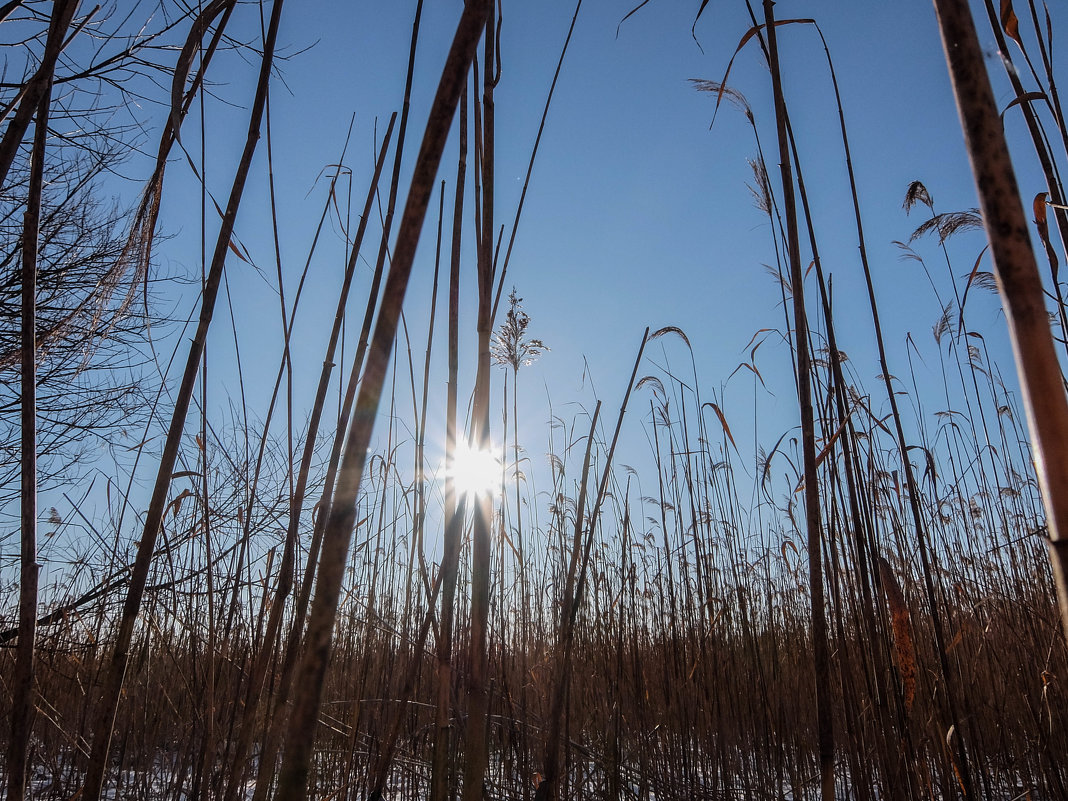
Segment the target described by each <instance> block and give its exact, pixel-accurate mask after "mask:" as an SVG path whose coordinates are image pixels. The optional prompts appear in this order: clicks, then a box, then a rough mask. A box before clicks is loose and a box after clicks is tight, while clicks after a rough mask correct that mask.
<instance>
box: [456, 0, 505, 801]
mask: <svg viewBox="0 0 1068 801" xmlns="http://www.w3.org/2000/svg"><path fill="white" fill-rule="evenodd" d="M487 5H488V6H489V8H488V9H487V14H486V26H485V30H486V37H485V61H484V69H483V85H482V115H481V123H482V124H481V126H478V125H477V124H476V129H478V130H479V131H480V132H481V143H482V158H481V171H480V174H479V179H480V180H479V182H478V185H479V186H481V201H482V203H481V217H480V218H479V219H477V220H476V225H477V226H479V227H480V231H481V235H480V239H479V243H478V245H479V247H478V319H477V325H476V328H477V334H478V363H477V364H478V366H477V370H476V372H475V391H474V397H473V400H472V407H471V428H472V436H471V439H472V441H473V442H474V447H475V448H476V449H477V450H480V451H483V452H486V451H489V449H490V337H491V335H492V333H493V309H492V303H491V293H492V291H493V266H494V265H493V163H494V146H493V145H494V117H493V89H494V87H495V85H496V81H497V75H496V69H495V67H496V66H497V64H496V61H495V56H496V46H495V43H496V39H495V36H494V35H495V33H496V30H495V22H496V14H495V13H494V12H495V10H496V9H495V7H494V0H488V3H487ZM476 108H477V106H476ZM476 200H477V198H476ZM476 208H478V206H477V203H476ZM473 511H474V520H473V525H472V533H471V538H472V546H471V548H472V553H471V635H470V641H469V643H468V671H469V672H468V676H467V726H466V727H465V730H464V756H465V759H464V774H463V794H462V796H461V797H462V798H463V801H481V799H482V797H483V795H484V793H485V788H484V786H483V784H484V781H485V776H486V767H487V765H488V763H489V749H488V745H487V737H488V727H489V687H488V681H489V676H488V673H489V657H488V653H487V644H488V641H489V631H488V627H489V605H490V560H491V559H492V547H491V542H490V527H491V524H490V521H491V519H492V515H493V507H492V499H491V497H490V496H489V494H488V493H483V494H482V496H481V497H479V498H478V499H476V502H475V503H474V504H473Z"/></svg>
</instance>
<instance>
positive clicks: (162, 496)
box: [83, 0, 283, 801]
mask: <svg viewBox="0 0 1068 801" xmlns="http://www.w3.org/2000/svg"><path fill="white" fill-rule="evenodd" d="M282 4H283V0H275V2H274V5H273V7H272V9H271V21H270V25H269V27H268V31H267V37H266V40H265V42H264V49H263V59H262V62H261V65H260V74H259V79H258V82H257V85H256V95H255V99H254V100H253V105H252V112H251V115H250V119H249V126H248V134H247V136H246V139H245V146H244V150H243V152H242V155H241V161H240V162H239V164H238V168H237V173H236V174H235V176H234V181H233V185H232V187H231V189H230V198H229V200H228V201H227V204H226V212H225V213H224V215H223V218H222V223H221V225H220V227H219V236H218V238H217V240H216V244H215V252H214V255H213V257H212V261H211V268H210V269H209V271H208V275H207V280H206V282H205V286H204V293H203V300H202V302H201V311H200V322H199V324H198V326H197V331H196V334H195V336H194V338H193V341H192V344H191V345H190V348H189V356H188V359H187V361H186V367H185V374H184V375H183V377H182V383H181V385H180V387H179V389H178V392H177V393H176V395H175V405H174V412H173V414H172V416H171V423H170V427H169V428H168V431H167V440H166V444H165V445H164V448H163V454H162V456H161V458H160V465H159V470H158V472H157V474H156V484H155V487H154V488H153V491H152V498H151V500H150V502H149V507H148V512H147V514H146V516H145V526H144V532H143V534H142V536H141V540H140V542H139V544H138V547H137V557H136V560H135V562H134V565H133V568H132V570H131V573H130V584H129V589H128V592H127V595H126V601H125V603H124V605H123V610H122V617H121V619H120V624H119V632H118V635H117V637H116V641H115V646H114V651H113V652H112V658H111V662H110V664H109V666H108V668H107V670H106V679H105V688H104V692H103V697H102V700H101V701H100V705H99V707H98V715H97V718H96V725H95V727H94V741H93V748H92V752H91V755H90V758H89V764H88V771H87V773H86V778H85V785H84V789H83V797H84V799H85V801H99V798H100V792H101V789H102V786H103V781H104V772H105V769H106V768H107V764H108V751H109V747H110V744H111V734H112V730H113V728H114V721H115V712H116V710H117V708H118V703H119V696H120V693H121V691H122V683H123V678H124V677H125V674H126V666H127V663H128V661H129V648H130V642H131V640H132V639H133V629H134V624H135V622H136V620H137V615H138V612H139V611H140V607H141V599H142V597H143V595H144V590H145V584H146V583H147V580H148V572H149V568H150V566H151V563H152V555H153V552H154V550H155V544H156V538H157V536H158V534H159V530H160V524H161V523H162V520H163V513H164V511H165V508H166V505H167V493H168V490H169V488H170V482H171V474H172V472H173V471H174V463H175V460H176V459H177V456H178V449H179V446H180V445H181V440H182V432H183V430H184V428H185V419H186V413H187V412H188V410H189V401H190V399H191V397H192V394H193V387H194V384H195V382H196V377H197V373H198V371H199V367H200V358H201V355H202V354H203V352H204V345H205V341H206V339H207V333H208V328H209V327H210V325H211V318H212V314H213V313H214V311H215V299H216V297H217V296H218V292H219V285H220V283H221V280H222V272H223V267H224V265H225V263H226V255H227V252H228V251H229V249H230V242H231V236H232V234H233V229H234V222H235V220H236V219H237V211H238V207H239V206H240V204H241V196H242V194H243V192H244V188H245V180H246V178H247V177H248V172H249V169H250V167H251V166H252V156H253V154H254V153H255V152H256V144H257V142H258V141H259V135H260V121H261V119H262V117H263V108H264V104H265V102H266V98H267V85H268V83H269V82H270V76H271V67H272V64H273V60H274V44H275V40H276V39H277V36H278V24H279V21H280V20H281V12H282Z"/></svg>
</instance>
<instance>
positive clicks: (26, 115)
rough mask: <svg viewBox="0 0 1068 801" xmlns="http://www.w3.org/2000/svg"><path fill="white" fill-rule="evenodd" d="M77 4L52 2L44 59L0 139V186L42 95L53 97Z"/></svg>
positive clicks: (71, 0)
mask: <svg viewBox="0 0 1068 801" xmlns="http://www.w3.org/2000/svg"><path fill="white" fill-rule="evenodd" d="M78 4H79V0H56V1H55V2H54V3H53V5H52V16H51V17H50V18H49V21H48V36H47V38H46V39H45V47H44V52H43V53H42V55H41V63H40V65H39V66H38V67H37V71H36V72H34V74H33V75H32V76H31V77H30V79H29V81H28V82H27V83H26V86H25V88H24V90H23V92H22V98H21V100H19V107H18V110H17V111H16V112H15V116H14V117H12V118H11V122H9V123H8V124H7V129H6V130H5V131H4V136H3V139H0V188H4V187H5V184H6V182H7V174H8V171H9V170H10V169H11V165H12V163H14V161H15V156H16V155H17V154H18V150H19V147H20V146H21V145H22V140H23V139H25V138H26V131H28V130H29V128H30V122H31V121H32V120H33V117H34V115H35V114H38V113H39V112H40V105H41V102H42V98H44V97H48V98H51V93H52V80H53V78H54V77H55V72H56V62H57V60H58V59H59V55H60V53H61V52H63V46H64V44H65V40H66V38H67V31H68V30H69V29H70V26H71V22H72V21H73V20H74V14H75V13H76V12H77V10H78Z"/></svg>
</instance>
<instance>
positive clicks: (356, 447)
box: [278, 3, 488, 801]
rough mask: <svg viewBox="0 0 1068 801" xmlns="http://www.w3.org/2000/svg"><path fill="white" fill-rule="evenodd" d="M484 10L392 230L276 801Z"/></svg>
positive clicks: (325, 634) (300, 723)
mask: <svg viewBox="0 0 1068 801" xmlns="http://www.w3.org/2000/svg"><path fill="white" fill-rule="evenodd" d="M487 11H488V9H487V8H486V5H485V4H484V3H470V4H468V5H467V6H465V7H464V11H463V14H462V16H461V18H460V21H459V24H458V26H457V30H456V35H455V37H454V39H453V42H452V47H451V48H450V51H449V55H448V59H447V60H446V62H445V67H444V69H443V71H442V76H441V81H440V83H439V84H438V90H437V93H436V95H435V97H434V103H433V106H432V107H431V110H430V116H429V120H428V122H427V128H426V132H425V134H424V136H423V143H422V146H421V147H420V151H419V156H418V158H417V160H416V164H415V170H414V173H413V176H412V184H411V188H410V190H409V193H408V200H407V203H406V205H405V209H404V215H403V217H402V219H401V224H400V229H399V231H398V233H397V242H396V246H395V248H394V255H393V263H392V266H391V267H390V270H389V275H388V277H387V279H386V285H385V288H384V291H383V296H382V303H381V306H380V310H379V314H378V322H377V324H376V325H375V332H374V337H373V339H372V341H371V345H370V349H369V351H368V358H367V366H366V369H365V371H364V376H363V379H362V381H361V385H360V393H359V397H358V399H357V403H356V408H355V413H354V415H353V417H352V421H351V423H350V426H349V432H348V434H349V435H348V446H347V447H346V449H345V457H344V459H343V461H342V464H341V470H340V473H339V476H338V487H337V491H336V493H335V496H334V502H333V504H332V505H331V508H330V519H329V521H328V523H327V527H326V530H325V532H324V535H323V544H322V549H321V554H320V558H319V569H318V571H317V576H318V578H317V582H316V593H315V599H314V602H313V604H312V608H311V612H310V615H309V620H308V633H307V636H306V644H305V648H304V654H303V657H302V659H301V664H300V669H299V671H298V676H297V678H298V680H299V681H298V685H297V687H298V691H297V694H296V697H295V699H294V700H295V708H294V711H293V716H292V718H291V720H290V725H289V736H288V738H287V744H286V745H287V747H286V750H285V753H284V756H283V761H282V768H281V777H280V780H279V790H278V799H279V801H296V799H299V798H303V796H304V795H305V793H306V791H307V781H308V774H309V770H310V767H311V752H312V748H313V746H314V741H315V732H316V728H317V724H318V718H319V705H320V701H321V698H322V690H323V678H324V676H325V673H326V664H327V661H328V659H329V656H330V650H331V644H332V639H333V636H332V635H333V627H334V621H335V619H336V616H337V606H338V601H339V596H340V589H341V582H342V578H343V577H344V571H345V565H346V564H347V562H348V550H349V542H350V540H351V537H352V530H353V527H354V525H355V522H356V519H355V518H356V496H357V492H358V491H359V486H360V479H361V477H362V475H363V472H364V465H365V462H366V458H367V450H368V446H369V445H370V439H371V433H372V430H373V427H374V420H375V416H376V414H377V411H378V404H379V399H380V397H381V391H382V385H383V381H384V379H385V374H386V368H387V367H388V364H389V358H390V353H391V352H392V348H393V342H394V339H395V335H396V331H397V321H398V318H399V316H400V309H401V305H402V304H403V301H404V295H405V293H406V290H407V286H408V278H409V276H410V274H411V269H412V262H413V260H414V257H415V249H416V245H417V244H418V240H419V233H420V231H421V230H422V224H423V217H424V216H425V214H426V208H427V205H428V203H429V200H430V195H431V193H432V192H433V185H434V181H435V177H436V174H437V170H438V164H439V162H440V160H441V153H442V150H443V148H444V146H445V140H446V138H447V136H448V131H449V128H450V127H451V122H452V118H453V115H454V113H455V110H456V104H457V101H458V100H459V97H460V92H461V88H462V85H463V83H464V81H465V76H466V75H467V72H468V69H469V68H470V64H471V60H472V59H473V57H474V53H475V48H476V47H477V45H478V40H479V37H480V34H481V30H482V28H483V27H484V25H485V20H486V15H487Z"/></svg>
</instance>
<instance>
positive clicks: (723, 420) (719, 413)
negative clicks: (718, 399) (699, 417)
mask: <svg viewBox="0 0 1068 801" xmlns="http://www.w3.org/2000/svg"><path fill="white" fill-rule="evenodd" d="M705 406H711V407H712V411H714V412H715V413H716V417H718V418H719V424H720V425H721V426H723V433H724V434H726V435H727V439H729V440H730V441H731V445H734V450H735V451H737V452H738V453H739V454H740V453H741V451H739V450H738V445H737V443H736V442H735V441H734V435H733V434H731V428H730V426H729V425H727V418H726V417H724V416H723V412H722V411H720V408H719V407H718V406H717V405H716V404H714V403H712V401H707V402H706V403H703V404H701V408H702V409H703V408H704V407H705Z"/></svg>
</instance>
